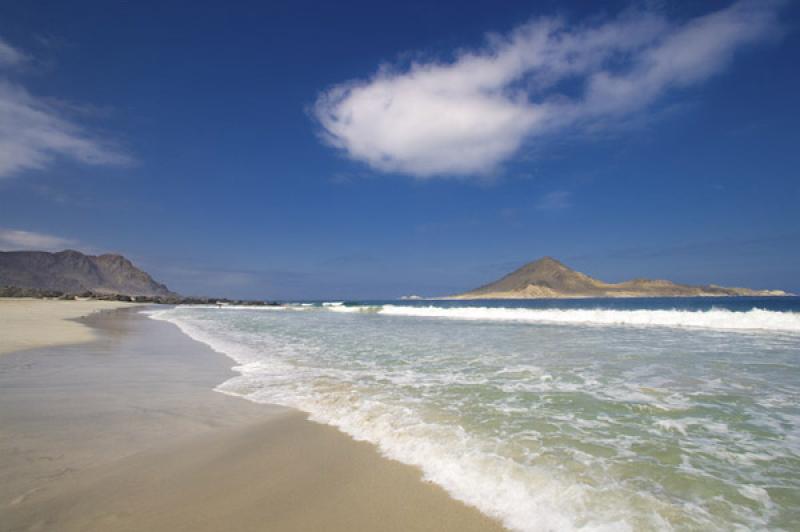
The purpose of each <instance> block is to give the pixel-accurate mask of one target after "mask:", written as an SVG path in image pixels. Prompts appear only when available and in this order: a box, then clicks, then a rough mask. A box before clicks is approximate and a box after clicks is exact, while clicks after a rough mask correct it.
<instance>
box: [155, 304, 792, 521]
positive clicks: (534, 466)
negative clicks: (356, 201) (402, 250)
mask: <svg viewBox="0 0 800 532" xmlns="http://www.w3.org/2000/svg"><path fill="white" fill-rule="evenodd" d="M150 316H151V317H152V318H155V319H159V320H166V321H169V322H172V323H174V324H175V325H177V326H178V327H179V328H180V329H181V330H183V331H184V332H185V333H186V334H188V335H189V336H191V337H192V338H195V339H196V340H199V341H201V342H204V343H206V344H208V345H209V346H211V347H212V348H213V349H215V350H216V351H219V352H220V353H223V354H225V355H227V356H228V357H230V358H231V359H232V360H233V361H234V362H235V367H234V370H235V372H236V376H235V377H233V378H231V379H230V380H227V381H226V382H222V383H220V384H219V386H218V387H217V390H218V391H220V392H223V393H226V394H231V395H236V396H240V397H243V398H245V399H248V400H251V401H255V402H258V403H270V404H280V405H285V406H289V407H293V408H296V409H300V410H303V411H305V412H307V413H308V414H309V415H310V419H312V420H313V421H316V422H319V423H325V424H330V425H333V426H335V427H338V428H339V429H340V430H342V431H343V432H345V433H347V434H349V435H351V436H352V437H353V438H355V439H357V440H365V441H369V442H372V443H374V444H375V445H376V446H377V447H378V448H379V449H380V451H381V453H383V454H384V455H385V456H387V457H389V458H391V459H395V460H398V461H400V462H403V463H406V464H411V465H414V466H417V467H419V468H420V469H421V470H422V472H423V474H424V478H425V479H426V480H427V481H430V482H434V483H436V484H438V485H440V486H441V487H443V488H444V489H445V490H447V491H448V492H449V493H450V494H451V495H452V496H453V497H454V498H456V499H459V500H461V501H463V502H465V503H467V504H470V505H472V506H475V507H477V508H478V509H479V510H481V511H482V512H484V513H485V514H487V515H489V516H491V517H494V518H496V519H498V520H500V521H501V522H502V523H503V524H504V525H505V526H506V527H508V528H510V529H512V530H521V531H551V530H557V531H561V530H567V531H569V530H587V531H588V530H614V531H617V530H623V531H624V530H703V531H709V530H724V531H729V530H765V529H769V530H800V298H797V297H775V298H748V297H737V298H646V299H644V298H643V299H638V298H637V299H634V298H631V299H582V300H581V299H574V300H527V301H509V300H502V301H501V300H496V301H495V300H490V301H435V300H430V301H428V300H421V301H330V302H299V303H292V304H286V305H284V306H280V307H230V306H229V307H221V308H217V307H202V306H197V307H194V306H180V307H175V308H170V309H167V310H158V311H150Z"/></svg>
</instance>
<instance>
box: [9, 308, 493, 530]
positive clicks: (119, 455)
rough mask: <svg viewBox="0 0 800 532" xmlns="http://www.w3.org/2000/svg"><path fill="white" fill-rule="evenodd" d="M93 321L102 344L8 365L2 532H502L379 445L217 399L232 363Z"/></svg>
mask: <svg viewBox="0 0 800 532" xmlns="http://www.w3.org/2000/svg"><path fill="white" fill-rule="evenodd" d="M82 321H83V322H84V323H85V324H86V325H88V326H91V327H92V329H93V330H94V331H95V332H94V335H95V337H96V339H95V340H94V341H93V342H91V343H88V344H80V345H68V346H60V347H48V348H42V349H36V350H27V351H23V352H13V353H9V354H6V355H4V356H3V357H0V531H23V530H59V531H73V530H75V531H77V530H86V531H93V530H97V531H101V530H102V531H123V530H126V531H127V530H130V531H133V530H148V531H162V530H163V531H167V530H169V531H176V530H187V531H188V530H192V531H206V530H209V531H210V530H226V531H227V530H230V531H239V530H241V531H250V530H253V531H255V530H334V531H336V530H397V531H400V530H430V531H434V530H436V531H439V530H459V531H460V530H464V531H469V530H501V527H500V526H499V525H498V524H497V523H496V522H494V521H492V520H490V519H489V518H487V517H485V516H484V515H482V514H480V513H479V512H478V511H477V510H475V509H473V508H470V507H467V506H465V505H463V504H462V503H460V502H458V501H455V500H453V499H451V498H450V497H449V496H448V495H447V493H445V492H444V491H443V490H442V489H440V488H439V487H437V486H435V485H433V484H430V483H427V482H424V481H422V479H421V475H420V472H419V471H418V470H417V469H416V468H413V467H409V466H406V465H403V464H400V463H397V462H394V461H391V460H388V459H386V458H384V457H382V456H380V455H379V454H378V452H377V451H376V449H375V447H374V446H372V445H370V444H367V443H363V442H355V441H353V440H352V439H350V438H349V437H348V436H346V435H344V434H343V433H341V432H339V431H337V430H336V429H334V428H332V427H328V426H324V425H319V424H316V423H312V422H310V421H308V420H306V418H305V415H304V414H302V413H300V412H297V411H294V410H290V409H285V408H281V407H275V406H268V405H259V404H255V403H250V402H248V401H245V400H242V399H238V398H235V397H229V396H226V395H223V394H220V393H217V392H213V391H212V389H213V387H214V386H215V385H217V384H219V383H220V382H222V381H224V380H225V379H226V378H227V377H229V376H232V375H233V374H232V372H231V370H230V369H229V368H230V366H231V365H232V362H231V361H230V360H229V359H227V358H226V357H224V356H222V355H220V354H218V353H215V352H213V351H211V350H210V349H209V348H207V347H206V346H204V345H202V344H200V343H198V342H195V341H194V340H192V339H190V338H188V337H186V336H184V335H183V334H182V333H180V331H178V329H177V328H176V327H175V326H173V325H171V324H168V323H164V322H158V321H154V320H150V319H147V318H145V317H143V316H141V315H139V314H138V313H137V312H136V310H135V309H125V310H114V311H108V312H103V313H99V314H94V315H92V316H90V317H88V318H85V319H83V320H82ZM0 341H2V340H0Z"/></svg>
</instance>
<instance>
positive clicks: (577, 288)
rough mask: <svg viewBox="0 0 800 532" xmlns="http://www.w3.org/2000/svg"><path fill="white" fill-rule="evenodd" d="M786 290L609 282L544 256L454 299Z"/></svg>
mask: <svg viewBox="0 0 800 532" xmlns="http://www.w3.org/2000/svg"><path fill="white" fill-rule="evenodd" d="M785 295H788V294H787V293H786V292H783V291H782V290H751V289H749V288H725V287H722V286H716V285H707V286H691V285H685V284H678V283H673V282H672V281H663V280H651V279H634V280H632V281H625V282H624V283H616V284H614V283H606V282H603V281H600V280H599V279H594V278H593V277H589V276H588V275H586V274H583V273H581V272H576V271H575V270H573V269H571V268H569V267H567V266H565V265H564V264H562V263H560V262H559V261H557V260H556V259H553V258H551V257H544V258H542V259H539V260H537V261H534V262H531V263H528V264H526V265H525V266H523V267H521V268H519V269H518V270H516V271H513V272H511V273H509V274H508V275H506V276H505V277H503V278H502V279H500V280H498V281H495V282H493V283H489V284H487V285H484V286H481V287H480V288H476V289H475V290H471V291H469V292H465V293H463V294H459V295H456V296H452V299H538V298H570V297H575V298H581V297H691V296H695V297H696V296H785Z"/></svg>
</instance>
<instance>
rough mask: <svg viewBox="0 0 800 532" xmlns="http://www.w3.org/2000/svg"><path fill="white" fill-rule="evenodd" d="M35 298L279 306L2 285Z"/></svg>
mask: <svg viewBox="0 0 800 532" xmlns="http://www.w3.org/2000/svg"><path fill="white" fill-rule="evenodd" d="M4 297H6V298H33V299H59V300H62V301H75V300H85V299H90V300H95V301H127V302H132V303H153V304H157V305H218V306H231V305H235V306H251V307H264V306H279V305H280V304H279V303H277V302H274V301H262V300H253V299H228V298H219V297H193V296H179V295H176V294H173V295H169V296H131V295H128V294H109V293H95V292H91V291H87V292H80V293H68V292H61V291H58V290H40V289H36V288H20V287H16V286H0V298H4Z"/></svg>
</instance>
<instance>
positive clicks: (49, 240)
mask: <svg viewBox="0 0 800 532" xmlns="http://www.w3.org/2000/svg"><path fill="white" fill-rule="evenodd" d="M77 245H78V242H77V241H75V240H71V239H69V238H61V237H58V236H53V235H47V234H44V233H34V232H33V231H22V230H19V229H9V228H4V227H0V250H4V251H16V250H37V251H61V250H63V249H66V248H74V247H76V246H77Z"/></svg>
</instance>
